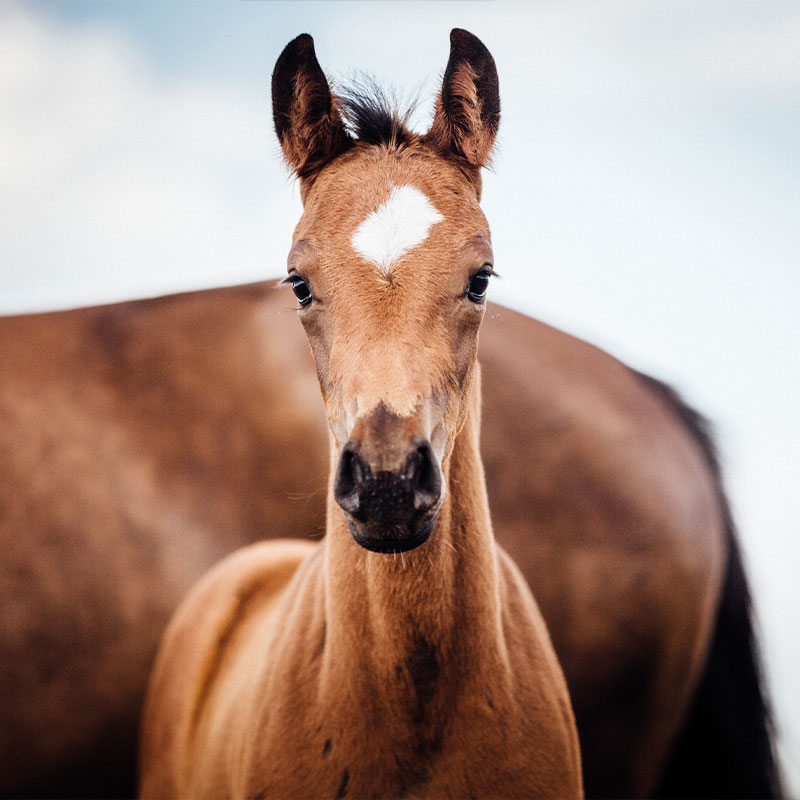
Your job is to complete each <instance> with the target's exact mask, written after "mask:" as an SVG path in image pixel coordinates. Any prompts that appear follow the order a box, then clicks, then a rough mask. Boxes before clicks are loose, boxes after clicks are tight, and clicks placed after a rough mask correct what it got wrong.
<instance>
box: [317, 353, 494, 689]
mask: <svg viewBox="0 0 800 800" xmlns="http://www.w3.org/2000/svg"><path fill="white" fill-rule="evenodd" d="M479 434H480V374H479V372H478V370H477V368H476V375H475V380H474V381H473V386H472V390H471V397H470V400H469V410H468V412H467V417H466V420H465V422H464V425H463V427H462V429H461V431H460V432H459V434H458V436H457V437H456V440H455V444H454V448H453V451H452V453H451V455H450V457H449V458H447V459H446V460H445V463H444V464H443V465H442V467H443V475H444V481H445V484H446V492H445V497H444V500H443V503H442V508H441V510H440V513H439V518H438V522H437V524H436V528H435V529H434V531H433V533H432V535H431V537H430V539H429V540H428V542H426V543H425V544H424V545H422V546H421V547H419V548H417V549H415V550H412V551H410V552H407V553H403V554H397V555H380V554H375V553H369V552H367V551H365V550H363V549H361V548H360V547H359V546H358V545H357V544H356V543H355V542H354V541H353V539H352V537H351V535H350V533H349V531H348V529H347V525H346V523H345V521H344V519H343V518H342V515H341V512H340V511H339V509H338V507H337V506H336V504H335V501H334V499H333V496H332V492H329V497H328V530H327V536H326V543H325V547H326V573H327V574H326V615H327V619H328V626H327V629H328V637H329V638H328V643H327V644H328V645H330V646H329V647H328V646H326V651H327V653H328V654H329V655H330V657H331V659H334V658H336V657H337V656H336V653H337V651H338V652H339V654H341V653H347V654H348V659H352V658H355V659H358V660H360V661H362V664H361V666H363V667H364V668H367V669H378V670H381V674H386V672H384V670H395V671H396V669H397V665H398V664H407V663H408V662H409V660H411V661H413V660H414V659H415V658H417V657H425V653H427V652H428V651H429V650H431V649H434V650H435V651H436V659H437V661H438V662H439V663H442V661H447V660H449V659H450V658H451V657H456V656H457V654H458V653H462V652H464V650H465V649H467V648H469V652H470V655H469V661H470V663H472V664H475V665H476V666H478V663H477V660H476V659H477V658H478V657H479V656H480V655H481V653H482V652H483V651H486V654H487V655H488V656H489V657H496V655H497V652H496V651H497V648H498V646H499V638H500V635H501V634H500V624H501V623H500V601H499V596H500V593H499V591H498V582H499V577H498V565H497V553H496V549H495V545H494V537H493V534H492V528H491V522H490V518H489V510H488V499H487V495H486V486H485V480H484V473H483V466H482V464H481V460H480V454H479ZM340 647H341V648H342V649H341V650H339V648H340ZM329 663H331V662H329Z"/></svg>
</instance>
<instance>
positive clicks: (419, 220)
mask: <svg viewBox="0 0 800 800" xmlns="http://www.w3.org/2000/svg"><path fill="white" fill-rule="evenodd" d="M443 219H444V217H443V216H442V215H441V214H440V213H439V212H438V211H437V210H436V209H435V208H434V207H433V205H432V204H431V201H430V200H428V198H427V197H426V196H425V195H424V194H423V193H422V192H421V191H420V190H419V189H417V188H415V187H414V186H408V185H406V186H395V187H393V188H392V193H391V194H390V195H389V199H388V200H387V201H386V202H385V203H384V204H383V205H382V206H380V207H379V208H376V209H375V211H373V212H372V213H371V214H370V215H369V216H368V217H367V218H366V219H365V220H364V221H363V222H362V223H361V224H360V225H359V226H358V228H356V232H355V233H354V234H353V238H352V240H351V241H352V244H353V248H354V249H355V250H356V252H358V253H359V254H360V255H362V256H363V257H364V258H365V259H366V260H367V261H369V262H371V263H372V264H374V265H375V266H376V267H377V268H378V270H379V272H381V274H383V275H388V274H389V273H390V272H391V269H392V264H394V262H395V261H397V259H398V258H400V257H401V256H402V255H404V254H405V253H407V252H408V251H409V250H411V249H412V248H414V247H416V246H417V245H418V244H421V243H422V242H424V241H425V239H426V238H427V236H428V231H429V230H430V229H431V226H433V225H435V224H436V223H437V222H441V220H443Z"/></svg>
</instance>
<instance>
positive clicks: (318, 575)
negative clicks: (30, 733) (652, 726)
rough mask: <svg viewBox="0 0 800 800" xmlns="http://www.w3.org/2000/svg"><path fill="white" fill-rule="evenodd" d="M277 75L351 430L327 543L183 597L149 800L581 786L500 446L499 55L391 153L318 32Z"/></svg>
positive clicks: (333, 406) (282, 134)
mask: <svg viewBox="0 0 800 800" xmlns="http://www.w3.org/2000/svg"><path fill="white" fill-rule="evenodd" d="M272 85H273V109H274V117H275V124H276V129H277V132H278V137H279V139H280V141H281V144H282V146H283V150H284V154H285V156H286V159H287V161H288V162H289V164H290V165H291V166H292V168H293V169H294V170H295V172H296V173H297V175H298V177H299V178H300V179H301V190H302V193H303V198H304V212H303V216H302V217H301V220H300V222H299V223H298V225H297V228H296V229H295V234H294V244H293V247H292V250H291V252H290V255H289V277H288V279H287V280H288V281H289V282H291V284H292V287H293V289H294V292H295V294H296V296H297V298H298V301H299V304H300V305H299V309H298V312H299V317H300V319H301V321H302V323H303V327H304V329H305V331H306V334H307V336H308V338H309V341H310V344H311V348H312V351H313V355H314V359H315V362H316V367H317V375H318V377H319V383H320V389H321V391H322V397H323V400H324V404H325V410H326V417H327V420H328V424H329V427H330V431H331V436H330V445H331V450H330V453H331V462H330V463H331V479H330V482H329V488H328V501H327V514H326V534H325V538H324V540H323V541H322V542H321V543H319V544H318V545H316V546H310V547H308V548H305V547H300V545H298V544H296V543H295V544H292V543H287V542H273V543H266V544H261V545H257V546H255V547H253V548H250V549H246V550H243V551H238V552H237V553H235V554H234V555H232V556H231V557H230V558H228V559H227V560H226V561H224V562H223V563H222V564H221V565H220V566H218V567H217V568H215V569H214V570H212V572H211V573H210V574H209V575H208V576H207V577H206V578H205V579H204V580H203V581H201V582H200V583H199V584H198V586H197V587H195V588H194V589H193V590H192V591H191V592H190V593H189V595H188V597H187V599H186V600H185V601H184V602H183V603H182V604H181V606H180V607H179V609H178V611H177V613H176V615H175V617H174V618H173V621H172V622H171V623H170V626H169V627H168V629H167V632H166V634H165V636H164V640H163V643H162V646H161V648H160V650H159V654H158V657H157V659H156V663H155V667H154V670H153V676H152V679H151V682H150V686H149V690H148V696H147V700H146V703H145V710H144V715H143V722H142V748H141V764H140V775H141V786H140V791H141V794H142V796H143V797H148V798H159V797H171V798H184V797H185V798H201V797H209V798H218V797H232V798H245V797H275V798H284V797H331V796H333V797H339V798H341V797H344V796H345V795H346V794H350V795H352V796H355V797H406V796H409V795H410V796H418V797H432V798H433V797H448V796H449V797H468V796H469V797H497V796H501V797H508V796H512V795H513V796H516V797H531V798H540V797H554V798H577V797H582V795H583V792H582V771H581V763H580V754H579V748H578V733H577V729H576V728H575V720H574V717H573V713H572V707H571V704H570V701H569V693H568V691H567V686H566V682H565V681H564V677H563V673H562V672H561V668H560V666H559V664H558V660H557V658H556V655H555V651H554V650H553V648H552V644H551V642H550V637H549V635H548V633H547V628H546V626H545V623H544V620H543V619H542V617H541V614H540V612H539V610H538V607H537V606H536V603H535V601H534V599H533V596H532V595H531V591H530V588H529V587H528V585H527V583H526V582H525V580H524V578H523V577H522V575H521V574H520V573H519V570H518V569H517V567H516V566H515V565H514V563H513V562H512V561H511V559H509V558H508V556H507V555H506V554H505V552H504V551H502V550H501V549H500V548H499V547H498V546H497V544H496V542H495V540H494V536H493V532H492V525H491V520H490V517H489V506H488V497H487V494H486V488H485V479H484V473H483V466H482V462H481V459H480V454H479V431H480V408H481V406H480V372H479V369H478V368H477V365H476V353H477V335H478V329H479V327H480V323H481V321H482V319H483V315H484V312H485V308H486V306H485V295H486V289H487V287H488V283H489V277H490V275H491V272H492V267H491V261H492V253H491V247H490V245H489V232H488V227H487V225H486V220H485V218H484V217H483V214H482V213H481V211H480V207H479V205H478V200H479V197H480V183H479V171H480V168H481V167H482V166H483V164H484V163H485V161H486V159H487V157H488V154H489V152H490V150H491V146H492V142H493V140H494V136H495V133H496V130H497V121H498V119H499V99H498V96H497V76H496V72H495V67H494V62H493V60H492V58H491V56H490V55H489V53H488V51H486V49H485V48H484V47H483V45H482V44H481V43H480V42H479V41H478V40H477V39H475V37H473V36H472V35H471V34H468V33H466V32H465V31H459V30H454V31H453V33H452V34H451V51H450V60H449V62H448V66H447V70H446V71H445V76H444V80H443V85H442V93H441V97H440V102H439V104H438V107H437V112H436V116H435V118H434V123H433V126H432V128H431V132H430V133H429V134H428V136H427V137H415V138H412V136H411V134H410V133H405V132H403V133H402V134H401V132H400V129H399V127H398V129H397V132H396V133H395V134H393V135H391V136H387V137H386V138H384V139H382V141H380V142H375V141H372V140H370V138H369V134H368V133H367V132H366V131H367V128H366V127H365V124H364V123H363V115H362V112H366V111H370V112H371V113H372V112H374V111H375V109H374V107H373V106H365V105H364V104H363V103H362V104H361V105H360V106H359V107H358V108H359V111H358V115H357V118H358V119H359V120H361V123H358V122H356V123H354V124H355V130H356V131H357V138H355V139H354V138H351V136H350V133H349V132H347V131H345V128H344V122H343V120H342V118H341V117H340V115H339V111H338V110H337V105H336V100H335V99H334V98H332V96H331V94H330V91H329V88H328V83H327V80H326V78H325V76H324V74H323V73H322V71H321V69H320V67H319V64H318V63H317V60H316V57H315V54H314V50H313V45H312V41H311V37H310V36H308V35H303V36H300V37H298V38H297V39H295V40H294V41H292V42H290V43H289V44H288V45H287V47H286V49H285V50H284V52H283V53H282V54H281V57H280V58H279V59H278V63H277V65H276V68H275V72H274V74H273V83H272ZM351 110H352V109H351ZM478 112H479V113H478ZM373 118H374V114H373ZM387 120H388V121H391V117H389V116H388V114H387ZM456 125H458V132H456V131H455V128H456ZM401 135H402V137H403V139H402V141H401V138H400V137H401ZM297 444H298V446H302V443H300V442H298V443H297ZM397 556H400V558H398V557H397Z"/></svg>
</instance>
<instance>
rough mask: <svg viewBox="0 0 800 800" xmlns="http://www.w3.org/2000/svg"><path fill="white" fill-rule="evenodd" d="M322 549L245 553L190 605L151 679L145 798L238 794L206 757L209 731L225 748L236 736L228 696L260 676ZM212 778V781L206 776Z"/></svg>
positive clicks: (280, 545)
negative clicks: (297, 588) (268, 645)
mask: <svg viewBox="0 0 800 800" xmlns="http://www.w3.org/2000/svg"><path fill="white" fill-rule="evenodd" d="M317 549H318V546H317V545H313V544H311V543H309V542H302V541H297V540H276V541H269V542H260V543H258V544H254V545H250V546H249V547H245V548H242V549H240V550H237V551H236V552H235V553H233V554H232V555H230V556H228V557H227V558H225V559H223V560H222V561H221V562H220V563H219V564H217V565H216V566H215V567H214V568H213V569H211V570H210V571H209V572H208V573H207V574H206V575H205V576H204V577H203V578H202V579H201V580H200V581H199V582H198V583H197V584H196V585H195V586H194V587H193V588H192V590H191V591H190V592H189V594H188V595H187V596H186V598H185V599H184V600H183V602H182V603H181V605H180V606H179V608H178V610H177V612H176V613H175V616H174V617H173V619H172V621H171V622H170V624H169V626H168V628H167V630H166V632H165V634H164V637H163V639H162V644H161V648H160V650H159V656H158V658H157V659H156V663H155V666H154V668H153V673H152V675H151V679H150V686H149V690H148V696H147V703H146V705H145V709H144V713H143V721H142V737H141V763H142V770H141V785H140V794H141V796H142V797H146V798H155V797H187V796H191V795H192V794H193V791H192V787H193V786H194V785H203V786H204V788H205V791H206V793H208V790H209V787H213V788H212V790H211V794H210V795H209V796H213V795H214V794H215V793H216V794H218V795H219V796H227V795H229V794H230V791H231V789H230V786H228V785H226V783H225V775H224V774H214V772H213V769H211V766H212V764H211V762H212V761H213V758H210V757H209V756H210V754H209V753H208V752H207V750H206V748H207V746H208V744H207V742H208V736H207V734H208V732H209V731H211V732H212V737H211V741H212V743H214V744H216V745H217V746H222V747H225V746H226V744H227V743H229V742H230V740H231V738H232V737H235V735H236V725H237V722H238V720H230V719H226V718H225V717H224V712H225V711H226V710H227V705H226V698H225V697H224V696H220V695H221V694H224V693H225V691H226V689H227V687H229V686H230V685H234V686H236V687H240V686H241V684H242V683H243V682H246V681H247V680H248V679H250V680H252V677H253V676H254V675H258V673H259V663H258V660H259V657H260V655H261V653H262V648H263V645H264V640H265V638H267V637H268V635H269V632H268V630H267V629H268V627H269V625H270V622H271V621H272V619H273V617H274V611H275V609H276V607H277V605H278V604H279V603H280V600H281V597H282V596H283V593H284V590H285V589H286V587H287V586H288V584H289V583H290V581H291V580H292V578H293V577H294V576H295V573H296V572H297V569H298V567H299V566H300V564H301V563H302V562H303V561H304V560H305V559H306V558H308V557H309V556H310V555H311V554H312V553H313V552H314V551H315V550H317ZM231 673H233V674H231ZM252 700H253V701H255V698H252ZM204 765H205V766H204ZM208 770H211V774H210V775H209V774H202V773H204V772H207V771H208ZM196 782H199V783H196Z"/></svg>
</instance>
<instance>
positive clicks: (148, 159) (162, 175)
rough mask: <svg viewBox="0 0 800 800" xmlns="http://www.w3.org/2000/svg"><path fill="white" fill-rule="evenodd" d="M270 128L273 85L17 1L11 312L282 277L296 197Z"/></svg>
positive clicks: (3, 53)
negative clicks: (217, 79) (160, 61)
mask: <svg viewBox="0 0 800 800" xmlns="http://www.w3.org/2000/svg"><path fill="white" fill-rule="evenodd" d="M270 125H271V119H270V114H269V107H268V98H267V97H265V95H264V94H263V93H262V94H256V93H247V92H244V91H240V90H238V89H236V88H235V87H230V86H209V85H208V84H206V83H203V84H199V83H194V82H192V81H191V80H185V79H184V80H180V81H178V80H175V81H170V80H164V79H163V78H160V77H156V76H155V75H153V74H152V73H151V71H150V70H149V68H148V65H147V64H146V63H144V62H143V61H142V60H141V59H140V58H139V56H138V55H137V53H136V52H135V51H134V50H133V49H132V48H131V46H130V45H129V44H128V43H127V42H126V40H125V39H124V38H122V37H120V36H119V35H118V34H117V33H115V32H114V31H113V30H112V29H109V28H103V27H97V26H88V27H85V28H83V27H79V28H76V29H73V30H70V31H69V32H68V33H67V32H65V31H64V30H62V29H59V28H57V27H56V26H54V25H53V24H52V23H50V22H48V21H47V20H46V19H43V18H40V17H38V16H34V15H33V14H31V13H30V12H28V11H27V10H25V9H24V8H22V7H15V8H13V10H12V11H10V12H9V11H8V10H6V13H5V14H4V19H3V24H2V25H0V215H1V216H2V219H3V227H4V236H3V238H2V241H0V265H2V278H1V279H0V286H1V287H2V290H1V291H0V311H6V312H8V311H15V310H24V309H35V308H42V307H55V306H60V307H63V306H69V305H75V304H79V303H83V302H97V301H100V300H110V299H122V298H128V297H131V296H139V295H144V294H153V293H159V292H167V291H176V290H179V289H188V288H197V287H199V286H204V285H212V284H215V283H225V282H229V283H236V282H244V281H247V280H257V279H260V278H263V277H265V276H267V275H275V274H279V273H280V272H281V271H282V270H283V260H284V258H285V255H284V254H285V252H286V250H287V249H288V242H289V237H290V232H291V229H292V225H293V223H294V221H295V220H296V217H297V206H296V203H293V202H291V201H290V200H289V199H288V198H287V196H286V195H287V194H288V193H290V192H291V190H290V189H289V182H288V178H287V174H286V172H285V170H283V168H282V166H281V164H280V162H279V160H278V159H277V158H275V152H274V151H275V142H274V138H273V137H272V134H271V132H270ZM276 186H283V187H284V189H285V192H284V194H281V195H280V196H279V197H278V196H276V193H275V191H274V187H276ZM277 223H280V225H278V224H277ZM265 230H269V231H270V233H272V232H273V231H280V239H279V240H278V241H275V240H273V241H265V240H264V232H265Z"/></svg>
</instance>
